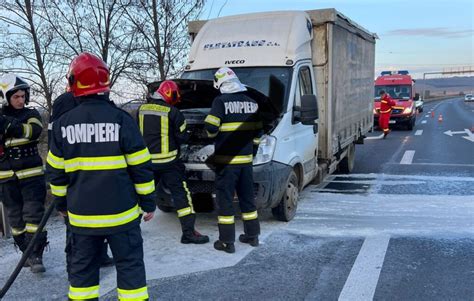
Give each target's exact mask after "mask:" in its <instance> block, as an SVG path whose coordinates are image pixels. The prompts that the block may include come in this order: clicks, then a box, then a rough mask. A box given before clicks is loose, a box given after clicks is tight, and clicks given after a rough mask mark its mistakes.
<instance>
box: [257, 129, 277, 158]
mask: <svg viewBox="0 0 474 301" xmlns="http://www.w3.org/2000/svg"><path fill="white" fill-rule="evenodd" d="M276 141H277V140H276V138H275V137H273V136H267V135H264V136H262V138H261V140H260V145H259V146H258V151H257V155H256V156H255V158H253V165H259V164H264V163H268V162H270V161H271V160H272V159H273V153H274V152H275V147H276Z"/></svg>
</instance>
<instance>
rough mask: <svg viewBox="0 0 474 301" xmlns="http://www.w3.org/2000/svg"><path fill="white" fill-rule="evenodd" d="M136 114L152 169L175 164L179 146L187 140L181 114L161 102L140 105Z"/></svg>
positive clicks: (155, 101)
mask: <svg viewBox="0 0 474 301" xmlns="http://www.w3.org/2000/svg"><path fill="white" fill-rule="evenodd" d="M137 113H138V124H139V126H140V131H141V132H142V134H143V138H144V139H145V143H146V145H147V146H148V149H149V150H150V154H151V162H152V163H153V168H154V169H157V168H158V169H159V168H162V167H164V166H167V165H170V164H172V163H174V162H176V161H177V160H178V159H179V147H180V145H181V144H182V143H184V142H186V140H187V139H188V138H189V135H188V133H187V131H186V120H185V119H184V116H183V114H182V113H181V112H180V111H179V110H178V109H177V108H175V107H173V106H171V105H169V104H168V103H166V102H164V101H161V100H153V101H152V102H150V103H148V104H144V105H141V106H140V108H139V109H138V112H137Z"/></svg>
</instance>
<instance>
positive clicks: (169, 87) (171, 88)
mask: <svg viewBox="0 0 474 301" xmlns="http://www.w3.org/2000/svg"><path fill="white" fill-rule="evenodd" d="M155 93H159V94H160V95H161V98H163V100H164V101H166V102H167V103H169V104H170V105H172V106H174V105H176V104H177V103H179V102H180V101H181V95H180V94H179V87H178V85H177V84H176V83H175V82H174V81H172V80H165V81H163V82H162V83H161V84H160V87H159V88H158V90H156V92H155ZM155 93H153V94H155ZM153 94H152V95H151V97H152V98H156V97H153Z"/></svg>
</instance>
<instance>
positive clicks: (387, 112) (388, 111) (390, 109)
mask: <svg viewBox="0 0 474 301" xmlns="http://www.w3.org/2000/svg"><path fill="white" fill-rule="evenodd" d="M391 110H392V109H388V110H387V111H380V113H388V112H390V111H391Z"/></svg>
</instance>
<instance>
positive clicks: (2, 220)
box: [0, 201, 12, 238]
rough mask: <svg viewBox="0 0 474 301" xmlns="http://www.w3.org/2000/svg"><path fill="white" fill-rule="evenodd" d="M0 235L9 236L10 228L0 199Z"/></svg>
mask: <svg viewBox="0 0 474 301" xmlns="http://www.w3.org/2000/svg"><path fill="white" fill-rule="evenodd" d="M0 232H1V233H0V237H4V238H8V237H10V236H11V233H12V232H11V228H10V224H9V223H8V219H7V213H6V210H5V208H4V207H3V202H2V201H0Z"/></svg>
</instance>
